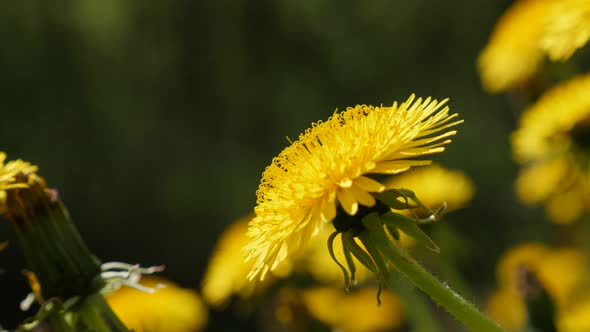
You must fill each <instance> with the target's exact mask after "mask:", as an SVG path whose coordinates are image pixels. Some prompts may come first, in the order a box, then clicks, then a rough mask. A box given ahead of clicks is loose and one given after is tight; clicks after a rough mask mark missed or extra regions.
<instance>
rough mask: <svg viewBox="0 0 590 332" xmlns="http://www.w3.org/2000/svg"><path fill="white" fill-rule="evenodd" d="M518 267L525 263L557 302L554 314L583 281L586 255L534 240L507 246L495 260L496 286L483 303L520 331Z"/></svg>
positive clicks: (521, 302) (521, 307)
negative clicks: (510, 246)
mask: <svg viewBox="0 0 590 332" xmlns="http://www.w3.org/2000/svg"><path fill="white" fill-rule="evenodd" d="M521 267H526V268H527V269H528V270H530V271H531V272H532V273H533V274H534V275H535V277H537V278H538V279H539V281H540V283H541V284H542V286H543V287H544V288H545V289H546V290H547V292H548V293H549V295H550V296H551V298H552V300H553V302H554V303H555V304H556V305H557V310H558V314H561V313H562V312H564V310H566V308H568V306H569V303H570V301H571V300H572V299H573V298H574V297H575V296H574V295H575V293H576V291H577V290H578V289H579V288H580V287H581V286H583V285H585V284H586V282H587V281H588V276H589V275H588V268H587V265H586V257H585V256H584V255H583V254H582V253H581V252H580V251H578V250H576V249H572V248H561V249H553V248H549V247H546V246H544V245H542V244H537V243H527V244H522V245H519V246H516V247H514V248H512V249H510V250H509V251H508V252H506V253H505V254H504V255H503V256H502V258H501V259H500V260H499V262H498V265H497V271H496V273H497V279H498V284H499V287H498V288H497V289H496V290H495V291H494V292H493V293H492V294H491V295H490V298H489V300H488V304H487V311H488V313H489V314H490V316H491V317H492V318H494V319H495V320H496V321H498V322H499V323H500V324H501V325H502V326H504V327H505V328H507V329H508V330H509V331H520V330H521V329H522V327H523V325H524V324H525V319H526V318H525V317H526V307H525V303H524V299H523V295H522V294H521V290H520V287H519V276H518V273H519V268H521ZM560 331H561V330H560Z"/></svg>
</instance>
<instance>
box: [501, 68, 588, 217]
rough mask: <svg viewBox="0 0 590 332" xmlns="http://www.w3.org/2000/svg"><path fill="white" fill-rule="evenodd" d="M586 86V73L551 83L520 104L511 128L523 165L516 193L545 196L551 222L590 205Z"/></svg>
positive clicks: (530, 198)
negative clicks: (517, 121) (532, 101)
mask: <svg viewBox="0 0 590 332" xmlns="http://www.w3.org/2000/svg"><path fill="white" fill-rule="evenodd" d="M588 89H590V74H585V75H582V76H578V77H576V78H573V79H571V80H569V81H566V82H563V83H560V84H558V85H556V86H555V87H553V88H552V89H551V90H549V91H547V92H546V93H545V94H544V95H543V96H542V97H541V98H540V99H539V100H538V101H537V102H536V103H535V104H534V105H532V106H531V107H529V108H528V109H527V110H525V112H524V113H523V115H522V118H521V120H520V126H519V128H518V129H517V130H516V131H515V132H514V133H513V134H512V149H513V154H514V158H515V160H516V161H517V162H519V163H522V164H526V165H527V166H526V167H525V168H524V169H523V170H522V171H521V173H520V174H519V177H518V179H517V181H516V189H517V193H518V195H519V198H520V199H521V200H522V201H523V202H524V203H526V204H535V203H539V202H543V201H546V203H547V211H548V213H549V215H550V217H551V218H552V219H553V220H554V221H556V222H561V223H565V222H571V221H573V220H575V219H576V218H577V217H578V216H579V215H580V214H581V213H582V211H583V210H585V209H587V207H588V206H590V200H589V199H588V197H589V194H590V187H589V186H588V182H589V181H590V179H589V178H588V175H587V174H588V172H587V169H588V161H589V160H590V150H588V147H589V146H588V145H589V141H588V133H589V132H590V95H589V94H588V93H587V91H588Z"/></svg>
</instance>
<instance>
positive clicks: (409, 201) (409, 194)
mask: <svg viewBox="0 0 590 332" xmlns="http://www.w3.org/2000/svg"><path fill="white" fill-rule="evenodd" d="M373 196H375V198H377V199H378V200H379V201H380V202H381V203H383V204H385V205H387V206H388V207H390V208H392V209H394V210H408V209H409V210H412V211H413V209H415V208H421V209H424V210H425V211H426V212H428V213H429V214H435V212H434V211H432V210H431V209H430V208H429V207H427V206H426V205H424V203H422V201H421V200H420V199H419V198H418V196H416V194H415V193H414V192H413V191H411V190H409V189H404V188H401V189H389V190H386V191H384V192H381V193H374V194H373Z"/></svg>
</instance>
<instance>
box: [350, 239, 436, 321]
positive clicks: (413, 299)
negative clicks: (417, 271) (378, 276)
mask: <svg viewBox="0 0 590 332" xmlns="http://www.w3.org/2000/svg"><path fill="white" fill-rule="evenodd" d="M359 239H360V240H361V242H362V243H363V245H364V246H365V248H366V249H367V250H368V251H369V254H370V255H371V257H377V258H375V259H374V260H375V262H376V265H377V266H378V267H377V268H378V269H379V270H383V274H384V275H383V279H384V281H385V282H386V283H387V286H388V287H389V288H391V289H393V290H394V291H395V293H396V294H397V295H398V296H399V297H400V298H402V300H403V301H402V302H403V303H404V305H405V307H406V308H407V310H406V312H407V315H408V319H409V320H410V322H411V323H412V328H413V329H414V330H416V331H425V332H440V331H441V329H440V327H439V325H438V322H437V321H436V319H435V317H434V315H433V313H432V310H431V308H429V307H428V304H427V303H426V301H425V299H424V298H422V297H420V295H419V294H417V293H416V292H415V290H414V289H412V288H411V287H412V285H411V284H409V282H407V281H406V280H400V279H399V278H396V275H395V274H394V273H392V271H391V270H390V269H388V268H387V267H386V264H384V262H385V260H384V259H383V257H382V255H381V253H380V252H379V251H378V250H377V247H376V246H375V244H374V243H373V241H371V236H370V234H369V233H368V232H361V234H359ZM396 279H397V280H396Z"/></svg>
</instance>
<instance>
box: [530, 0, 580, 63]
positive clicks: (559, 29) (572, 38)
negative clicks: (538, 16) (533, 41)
mask: <svg viewBox="0 0 590 332" xmlns="http://www.w3.org/2000/svg"><path fill="white" fill-rule="evenodd" d="M547 17H548V19H547V31H546V32H545V34H544V37H543V39H542V40H541V46H542V47H543V49H544V50H545V51H546V52H547V53H548V54H549V57H550V58H551V59H552V60H562V61H565V60H567V59H568V58H569V57H570V56H572V54H573V53H574V52H575V51H576V49H578V48H580V47H582V46H584V45H586V43H587V42H588V39H590V2H589V1H586V0H557V1H555V3H554V4H552V7H551V12H550V13H549V15H548V16H547Z"/></svg>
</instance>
